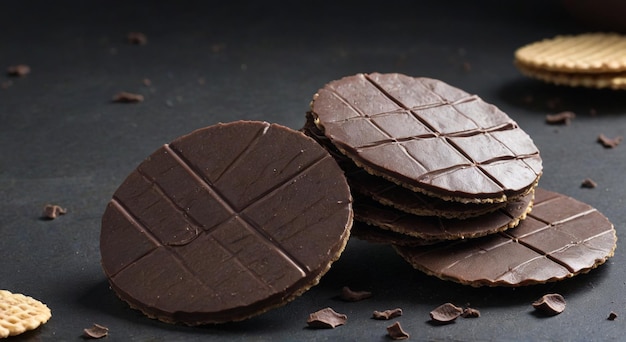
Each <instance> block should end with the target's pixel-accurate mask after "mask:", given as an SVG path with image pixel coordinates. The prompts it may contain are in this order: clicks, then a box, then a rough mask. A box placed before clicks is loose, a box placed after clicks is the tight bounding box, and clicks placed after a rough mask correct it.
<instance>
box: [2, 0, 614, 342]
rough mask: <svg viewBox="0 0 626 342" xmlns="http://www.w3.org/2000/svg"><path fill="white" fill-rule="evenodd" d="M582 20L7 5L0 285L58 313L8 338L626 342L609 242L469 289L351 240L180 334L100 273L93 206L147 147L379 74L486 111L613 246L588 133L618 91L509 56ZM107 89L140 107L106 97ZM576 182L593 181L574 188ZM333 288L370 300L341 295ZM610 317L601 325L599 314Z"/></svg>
mask: <svg viewBox="0 0 626 342" xmlns="http://www.w3.org/2000/svg"><path fill="white" fill-rule="evenodd" d="M584 30H586V28H585V27H582V26H577V25H576V23H575V22H573V21H572V20H571V19H570V18H569V17H568V16H567V15H566V13H565V12H564V11H563V10H562V9H561V7H560V6H559V4H558V3H557V2H551V1H513V2H506V1H501V2H500V1H490V2H487V1H474V2H465V1H446V2H439V3H438V4H436V5H435V4H431V2H425V1H398V0H393V1H369V2H360V3H356V2H355V3H349V4H348V3H343V4H337V3H335V2H332V1H307V2H300V3H298V4H295V3H293V4H282V3H281V2H278V1H275V2H262V3H261V2H253V3H252V2H251V3H250V4H246V3H244V2H228V4H226V2H220V3H217V2H209V1H207V2H200V1H195V2H192V1H184V2H165V1H155V2H153V1H143V2H137V1H136V2H124V1H89V2H81V1H54V2H48V1H10V2H3V3H2V10H1V14H0V68H5V67H8V66H9V65H13V64H18V63H26V64H29V65H30V66H31V67H32V73H31V74H30V75H28V76H26V77H24V78H9V77H7V76H4V75H2V76H0V82H6V81H8V80H11V82H12V85H11V86H9V87H8V88H7V89H0V147H1V148H2V152H1V154H0V207H1V208H2V211H1V212H0V288H3V289H8V290H11V291H14V292H21V293H25V294H28V295H31V296H33V297H35V298H38V299H40V300H42V301H44V302H45V303H47V304H48V305H49V306H50V308H51V309H52V312H53V317H52V319H51V320H50V321H49V322H48V323H47V324H46V325H45V326H43V327H41V328H40V329H38V330H36V331H34V332H30V333H27V334H24V335H23V336H22V337H21V338H15V339H13V340H29V341H38V340H42V341H48V340H80V339H81V337H80V336H81V334H82V329H83V328H86V327H89V326H90V325H91V324H92V323H99V324H102V325H106V326H108V327H109V329H110V335H109V337H107V340H109V341H174V340H203V341H212V340H234V341H243V340H245V341H248V340H251V341H283V340H285V341H294V340H319V341H324V340H329V341H337V340H347V341H350V340H352V341H356V340H359V341H379V340H380V341H383V340H388V338H387V337H386V336H385V335H386V330H385V327H386V326H387V325H388V324H391V323H392V322H393V321H390V322H385V321H374V320H371V319H370V316H371V312H372V311H373V310H384V309H389V308H395V307H401V308H403V309H404V315H403V316H402V317H399V318H398V319H396V320H397V321H399V322H401V324H402V326H403V327H404V328H405V330H406V331H408V332H409V333H410V334H411V339H410V340H413V341H419V340H454V341H476V340H480V341H484V340H527V339H532V340H570V341H575V340H578V341H602V340H615V339H619V338H622V337H623V336H624V335H625V334H626V327H625V326H624V324H623V320H624V319H626V318H625V317H626V297H625V296H624V292H625V291H626V269H625V268H624V267H623V265H624V264H625V263H626V260H625V255H624V253H623V251H622V250H623V249H622V248H621V247H620V246H619V243H618V249H617V251H616V254H615V257H614V258H612V259H610V260H609V262H607V264H605V265H603V266H602V267H600V268H599V269H597V270H594V271H592V272H591V273H589V274H586V275H581V276H578V277H575V278H573V279H570V280H566V281H562V282H560V283H555V284H547V285H541V286H533V287H529V288H518V289H509V288H478V289H475V288H471V287H467V286H462V285H457V284H454V283H450V282H444V281H441V280H438V279H435V278H432V277H428V276H425V275H423V274H421V273H419V272H418V271H414V270H413V269H412V268H411V267H410V266H409V265H408V264H406V263H405V262H404V261H403V260H402V259H401V258H399V257H398V256H396V255H395V253H394V252H393V251H392V250H391V248H390V247H387V246H381V245H373V244H368V243H364V242H361V241H357V240H351V241H350V242H349V244H348V247H347V249H346V251H345V252H344V254H343V256H342V257H341V259H340V260H339V261H337V262H336V263H335V264H334V266H333V268H332V269H331V270H330V271H329V273H328V274H327V275H326V276H325V277H324V278H323V279H322V281H321V283H320V284H319V285H318V286H316V287H314V288H313V289H311V290H310V291H308V292H307V293H305V294H304V295H303V296H302V297H300V298H298V299H296V300H295V301H294V302H292V303H290V304H288V305H286V306H284V307H282V308H279V309H276V310H273V311H271V312H269V313H267V314H264V315H262V316H259V317H256V318H253V319H250V320H248V321H244V322H240V323H234V324H225V325H220V326H206V327H193V328H190V327H184V326H173V325H168V324H163V323H160V322H157V321H154V320H151V319H148V318H145V317H143V316H142V315H141V314H140V313H139V312H137V311H134V310H131V309H129V308H128V307H127V305H126V304H125V303H123V302H122V301H120V300H118V299H117V298H116V297H115V295H114V294H113V292H112V291H111V290H110V289H109V288H108V285H107V282H106V278H105V277H104V275H103V272H102V270H101V268H100V264H99V259H100V255H99V249H98V243H99V242H98V237H99V229H100V217H101V215H102V213H103V211H104V207H105V205H106V202H107V201H108V200H109V198H110V197H111V195H112V193H113V191H114V190H115V189H116V188H117V186H118V185H119V184H120V183H121V181H122V180H123V179H124V178H125V177H126V175H127V174H128V173H129V172H130V171H131V170H132V169H134V168H135V167H136V165H137V164H139V163H140V162H141V161H142V160H143V159H144V158H145V157H146V156H148V155H149V154H150V153H151V152H152V151H154V150H155V149H157V148H158V147H159V146H160V145H161V144H163V143H166V142H169V141H171V140H172V139H174V138H176V137H178V136H180V135H182V134H185V133H188V132H190V131H192V130H194V129H196V128H200V127H203V126H207V125H210V124H214V123H217V122H219V121H222V122H225V121H232V120H238V119H251V120H266V121H269V122H276V123H280V124H283V125H287V126H289V127H292V128H299V127H300V126H302V124H303V123H304V113H305V112H306V110H307V109H308V104H309V101H310V99H311V97H312V95H313V94H314V93H315V91H316V90H317V89H318V88H320V87H322V86H323V85H324V84H325V83H326V82H328V81H331V80H334V79H336V78H339V77H342V76H346V75H351V74H355V73H358V72H374V71H377V72H400V73H405V74H407V75H411V76H427V77H434V78H438V79H441V80H443V81H445V82H448V83H450V84H452V85H454V86H457V87H460V88H462V89H465V90H466V91H468V92H471V93H476V94H478V95H480V96H481V97H483V98H484V99H485V100H486V101H488V102H491V103H494V104H496V105H497V106H499V107H500V108H501V109H503V110H504V111H505V112H507V113H508V114H509V115H510V116H511V117H513V119H515V120H516V121H517V122H518V123H519V124H520V125H521V126H522V128H523V129H524V130H525V131H526V132H527V133H529V134H530V135H531V137H532V138H533V139H534V141H535V143H536V144H537V146H538V147H539V148H540V150H541V153H542V156H543V159H544V176H543V177H542V179H541V181H540V186H542V187H544V188H546V189H549V190H553V191H558V192H561V193H564V194H567V195H570V196H573V197H575V198H576V199H578V200H580V201H583V202H586V203H589V204H591V205H592V206H594V207H596V208H598V209H599V210H600V211H601V212H603V213H604V214H605V215H606V216H607V217H608V218H609V219H610V220H611V221H612V222H613V223H614V224H615V226H616V228H617V231H618V236H619V237H621V236H622V235H623V234H624V229H625V227H626V210H624V201H623V199H624V194H625V193H626V182H624V176H623V175H624V171H623V170H625V169H626V154H625V152H624V151H625V148H626V146H618V147H617V148H615V149H605V148H603V147H602V146H600V145H599V144H598V143H597V142H596V138H597V136H598V135H599V134H600V133H604V134H606V135H608V136H617V135H625V134H626V132H625V129H626V93H625V92H614V91H598V90H588V89H569V88H561V87H553V86H549V85H544V84H542V83H540V82H537V81H533V80H528V79H525V78H524V77H522V76H521V75H520V74H519V73H518V72H517V71H516V69H515V68H514V67H513V65H512V60H513V52H514V50H515V49H516V48H517V47H519V46H521V45H523V44H526V43H530V42H533V41H535V40H539V39H542V38H548V37H552V36H554V35H556V34H562V33H578V32H583V31H584ZM129 31H141V32H144V33H146V34H147V36H148V44H147V45H145V46H131V45H129V44H127V43H126V40H125V39H126V34H127V32H129ZM144 78H148V79H150V80H151V82H152V85H151V86H149V87H147V86H145V85H143V84H142V80H143V79H144ZM122 90H126V91H132V92H139V93H142V94H144V95H145V96H146V100H145V101H144V102H143V103H139V104H116V103H111V102H110V99H111V98H112V96H113V95H114V94H115V93H117V92H118V91H122ZM530 97H532V101H528V99H529V98H530ZM560 110H571V111H574V112H576V113H577V114H578V116H577V117H576V119H575V120H574V121H573V122H572V123H571V124H570V125H569V126H549V125H547V124H545V122H544V118H545V115H546V114H548V113H555V112H558V111H560ZM592 112H595V113H596V114H595V115H592ZM587 177H590V178H592V179H594V180H595V181H596V182H597V183H598V187H597V188H595V189H582V188H580V183H581V181H582V180H583V179H584V178H587ZM46 203H58V204H60V205H62V206H65V207H67V208H68V213H67V215H65V216H62V217H60V218H58V219H56V220H53V221H45V220H41V219H40V213H41V210H42V207H43V205H44V204H46ZM620 242H621V241H620ZM344 285H349V286H351V287H353V288H354V289H363V290H370V291H372V292H373V293H374V296H373V297H372V298H371V299H368V300H365V301H362V302H357V303H345V302H342V301H339V300H337V299H336V295H337V294H338V293H339V291H340V289H341V287H342V286H344ZM549 292H559V293H561V294H563V295H564V296H565V298H566V300H567V309H566V311H565V312H564V313H562V314H561V315H558V316H555V317H550V318H544V317H540V316H538V315H536V314H534V312H533V309H532V307H531V306H530V303H531V302H532V301H533V300H535V299H536V298H538V297H540V296H541V295H543V294H545V293H549ZM444 302H453V303H455V304H457V305H466V304H467V303H469V304H470V305H471V306H472V307H475V308H477V309H479V310H480V311H481V314H482V316H481V317H480V318H478V319H459V320H458V321H457V322H456V323H454V324H451V325H446V326H434V325H431V324H429V322H428V321H429V315H428V312H429V311H430V310H432V309H433V308H435V307H436V306H438V305H439V304H442V303H444ZM327 306H331V307H333V308H334V309H335V310H336V311H338V312H341V313H345V314H347V315H348V317H349V318H348V323H347V324H346V325H345V326H341V327H339V328H336V329H333V330H310V329H307V328H306V319H307V317H308V314H309V313H311V312H313V311H315V310H318V309H321V308H324V307H327ZM611 311H615V312H616V313H618V315H619V317H618V318H617V320H616V321H608V320H607V319H606V317H607V316H608V315H609V313H610V312H611ZM394 321H395V320H394Z"/></svg>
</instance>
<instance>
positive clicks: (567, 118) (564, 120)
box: [546, 111, 576, 125]
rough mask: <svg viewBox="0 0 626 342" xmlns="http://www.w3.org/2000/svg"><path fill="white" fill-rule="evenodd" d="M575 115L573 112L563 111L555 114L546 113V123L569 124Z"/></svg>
mask: <svg viewBox="0 0 626 342" xmlns="http://www.w3.org/2000/svg"><path fill="white" fill-rule="evenodd" d="M575 117H576V114H575V113H574V112H570V111H565V112H560V113H557V114H548V115H546V123H548V124H550V125H569V124H570V122H571V121H572V119H573V118H575Z"/></svg>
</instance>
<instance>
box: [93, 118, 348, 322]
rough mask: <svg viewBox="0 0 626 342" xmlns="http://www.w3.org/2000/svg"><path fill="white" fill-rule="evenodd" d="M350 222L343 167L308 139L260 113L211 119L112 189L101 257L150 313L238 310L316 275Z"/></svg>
mask: <svg viewBox="0 0 626 342" xmlns="http://www.w3.org/2000/svg"><path fill="white" fill-rule="evenodd" d="M351 224H352V209H351V196H350V192H349V188H348V185H347V183H346V180H345V177H344V176H343V172H342V171H341V169H340V168H339V167H338V165H337V163H336V162H335V161H334V159H333V158H332V157H331V156H330V155H329V154H328V153H327V152H326V151H325V150H324V149H323V148H322V147H321V146H319V144H317V143H316V142H315V141H314V140H312V139H310V138H308V137H306V136H305V135H304V134H302V133H300V132H296V131H293V130H291V129H289V128H286V127H283V126H279V125H276V124H271V125H270V124H269V123H266V122H248V121H239V122H233V123H228V124H218V125H215V126H211V127H207V128H203V129H199V130H197V131H194V132H192V133H190V134H188V135H186V136H183V137H181V138H178V139H176V140H174V141H173V142H172V143H170V144H166V145H164V146H163V147H161V148H159V149H158V150H157V151H155V152H154V153H153V154H152V155H150V157H149V158H147V159H146V160H145V161H143V162H142V163H141V164H140V165H139V166H138V167H137V169H136V170H135V171H133V172H132V173H131V174H130V175H129V176H128V178H127V179H126V180H125V181H124V182H123V184H122V185H121V186H120V187H119V188H118V189H117V191H116V192H115V194H114V195H113V199H112V200H111V202H110V203H109V204H108V206H107V208H106V211H105V213H104V216H103V218H102V230H101V235H100V248H101V254H102V266H103V268H104V271H105V273H106V275H107V277H108V279H109V281H110V283H111V287H112V288H113V289H114V290H115V292H116V293H117V294H118V295H119V297H120V298H122V299H123V300H124V301H126V302H128V303H129V304H130V305H131V306H132V307H134V308H137V309H139V310H141V311H142V312H144V313H145V314H146V315H148V316H150V317H153V318H157V319H159V320H162V321H165V322H181V323H185V324H189V325H197V324H204V323H220V322H227V321H237V320H242V319H245V318H248V317H250V316H253V315H256V314H259V313H262V312H265V311H267V310H268V309H271V308H273V307H277V306H280V305H282V304H285V303H286V302H287V301H289V300H292V299H293V298H295V297H296V296H298V295H300V294H301V293H302V292H304V291H306V290H307V289H308V288H310V287H311V286H313V285H315V284H316V283H317V282H318V280H319V278H320V277H321V276H322V275H323V274H324V273H325V272H326V271H327V270H328V269H329V267H330V265H331V263H332V262H333V261H334V260H336V259H337V258H338V257H339V255H340V253H341V252H342V251H343V248H344V247H345V244H346V242H347V239H348V236H349V229H350V227H351Z"/></svg>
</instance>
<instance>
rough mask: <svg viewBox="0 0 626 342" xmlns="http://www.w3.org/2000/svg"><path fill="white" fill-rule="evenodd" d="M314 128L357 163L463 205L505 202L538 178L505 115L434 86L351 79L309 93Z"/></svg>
mask: <svg viewBox="0 0 626 342" xmlns="http://www.w3.org/2000/svg"><path fill="white" fill-rule="evenodd" d="M311 111H312V114H313V116H314V119H315V120H316V121H315V123H316V125H317V126H318V127H319V128H320V129H321V130H322V131H323V132H324V134H325V135H326V136H327V137H328V138H330V140H331V141H332V142H333V144H334V145H335V146H336V147H337V148H338V149H339V150H341V152H343V153H344V154H346V155H347V156H348V157H350V158H351V159H353V160H354V161H355V162H356V163H357V165H359V166H362V167H364V168H366V169H367V170H368V171H370V172H372V173H374V174H376V175H378V176H382V177H386V178H388V179H390V180H391V181H394V182H396V183H398V184H400V185H403V186H406V187H408V188H411V189H412V190H414V191H420V192H424V193H427V194H429V195H432V196H436V197H442V198H453V199H455V200H457V201H461V202H504V201H506V200H507V199H508V198H509V197H517V196H520V195H523V194H525V193H527V192H528V191H530V189H531V188H532V187H533V186H534V185H536V183H537V181H538V179H539V176H540V175H541V172H542V163H541V158H540V156H539V151H538V149H537V147H536V146H535V145H534V143H533V141H532V140H531V138H530V137H529V136H528V135H527V134H526V133H525V132H524V131H523V130H522V129H521V128H519V127H518V125H517V124H516V123H515V122H514V121H513V120H512V119H511V118H509V117H508V116H507V115H506V114H505V113H504V112H502V111H501V110H499V109H498V108H497V107H495V106H494V105H491V104H488V103H486V102H484V101H483V100H482V99H480V98H479V97H478V96H475V95H470V94H468V93H466V92H465V91H463V90H460V89H457V88H454V87H452V86H450V85H447V84H446V83H444V82H441V81H439V80H434V79H429V78H413V77H408V76H405V75H401V74H378V73H374V74H369V75H367V74H357V75H354V76H349V77H345V78H342V79H340V80H336V81H333V82H330V83H328V84H327V85H326V86H324V87H323V88H322V89H320V90H319V91H318V93H317V94H316V95H315V97H314V100H313V102H312V104H311Z"/></svg>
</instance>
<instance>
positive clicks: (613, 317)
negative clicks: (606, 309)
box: [606, 311, 617, 321]
mask: <svg viewBox="0 0 626 342" xmlns="http://www.w3.org/2000/svg"><path fill="white" fill-rule="evenodd" d="M616 318H617V313H615V312H614V311H611V313H609V317H607V318H606V319H608V320H609V321H614V320H615V319H616Z"/></svg>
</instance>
